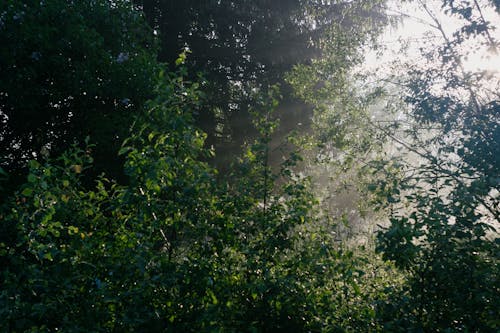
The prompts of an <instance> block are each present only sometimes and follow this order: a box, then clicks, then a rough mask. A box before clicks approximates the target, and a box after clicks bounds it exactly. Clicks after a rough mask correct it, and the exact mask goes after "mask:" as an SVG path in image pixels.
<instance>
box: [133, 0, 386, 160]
mask: <svg viewBox="0 0 500 333" xmlns="http://www.w3.org/2000/svg"><path fill="white" fill-rule="evenodd" d="M136 3H137V4H139V5H140V6H141V7H142V8H143V10H144V12H145V14H146V18H147V19H148V22H149V23H150V24H151V26H152V27H153V28H154V29H156V30H157V32H158V34H159V36H160V40H161V52H160V59H161V60H162V61H166V62H168V63H173V61H174V60H175V59H176V58H177V54H178V53H179V52H181V50H182V49H184V48H186V47H187V48H188V49H189V50H191V51H192V52H193V53H192V55H191V56H190V57H189V59H188V62H187V66H188V67H189V68H190V72H191V73H193V74H195V73H197V72H203V73H204V76H205V78H206V79H207V84H206V86H205V87H203V91H204V92H206V94H207V97H208V98H207V104H206V106H207V108H206V110H205V111H204V112H203V113H200V114H199V115H197V117H196V118H197V123H198V124H199V126H200V127H201V128H202V129H203V130H204V131H205V132H206V133H207V135H208V137H207V140H208V141H207V143H208V145H214V147H215V148H216V151H217V152H218V154H217V156H216V157H215V162H216V163H217V165H218V166H219V167H220V168H221V169H224V168H225V167H226V166H228V165H230V163H231V159H232V158H236V157H237V156H239V154H240V153H241V147H242V146H243V145H244V144H245V143H246V142H252V141H253V140H254V139H255V138H257V137H258V136H259V133H258V131H256V129H255V128H254V126H252V121H253V120H252V119H253V118H252V115H251V110H255V109H256V108H258V105H255V100H254V99H253V96H254V95H255V91H261V92H262V93H263V94H265V93H266V91H267V90H268V89H269V87H271V86H273V85H275V84H279V85H281V89H282V94H283V96H284V98H283V100H282V103H281V104H280V105H279V106H278V108H277V110H276V113H277V114H278V115H279V117H280V118H281V125H280V128H279V129H278V130H277V131H276V132H275V133H274V137H278V138H277V139H276V140H277V141H279V142H281V141H282V140H283V139H284V138H285V137H286V135H287V133H288V132H290V131H291V130H293V129H296V127H297V126H298V125H297V124H302V128H307V127H308V125H309V124H310V120H309V118H310V117H311V114H312V112H311V111H312V107H311V106H310V105H308V104H307V103H305V101H304V100H303V99H302V98H300V97H298V96H296V95H295V94H294V89H295V88H296V87H290V86H289V85H288V84H287V83H286V82H285V80H284V78H285V74H286V73H288V72H289V71H291V70H292V69H293V68H294V66H296V65H301V64H302V65H307V64H310V63H311V62H312V61H314V60H315V59H316V60H318V59H321V58H323V57H326V58H329V57H330V59H331V58H332V57H333V56H332V55H333V54H335V55H338V57H337V58H336V60H337V61H335V62H333V61H332V62H330V67H329V68H328V69H327V70H332V69H333V72H332V73H330V72H323V73H324V75H323V77H322V80H321V82H323V83H324V82H333V81H335V80H336V79H337V77H336V74H337V73H339V72H340V71H341V70H340V69H341V68H345V66H346V64H347V63H349V64H352V63H353V62H352V61H350V59H349V57H350V56H352V55H353V53H354V52H356V51H359V46H360V44H361V43H363V41H365V40H366V39H367V38H369V37H370V36H374V35H377V33H378V32H379V31H380V27H382V26H383V25H384V19H385V15H384V3H385V1H354V2H353V1H315V0H311V1H309V0H308V1H299V0H286V1H276V0H275V1H252V0H240V1H230V0H224V1H197V0H188V1H182V2H179V1H174V0H164V1H157V0H138V1H136ZM341 59H342V60H346V62H341V61H339V60H341ZM333 73H335V74H333ZM328 75H330V76H329V77H327V76H328ZM311 82H312V80H311V81H310V82H309V84H310V83H311ZM316 83H317V82H316V81H315V82H314V84H312V85H313V86H314V85H315V84H316ZM297 97H298V98H297ZM314 106H315V105H314ZM276 155H278V154H277V153H276V152H272V153H271V155H270V156H271V159H270V162H271V163H272V164H273V165H275V166H276V165H279V159H280V157H281V156H276Z"/></svg>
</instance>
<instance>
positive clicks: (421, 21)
mask: <svg viewBox="0 0 500 333" xmlns="http://www.w3.org/2000/svg"><path fill="white" fill-rule="evenodd" d="M423 2H424V3H425V5H426V6H427V7H428V9H429V10H430V11H431V13H432V14H433V15H434V16H435V17H436V18H437V19H438V20H439V21H440V23H441V25H442V27H443V30H445V32H446V34H447V35H448V36H451V34H452V33H453V32H454V31H456V30H457V29H458V28H459V27H460V26H461V25H462V23H463V22H462V21H461V20H459V19H457V18H453V17H450V16H447V15H446V14H445V13H444V12H443V11H442V9H441V6H440V5H441V3H442V1H435V0H423ZM480 2H485V1H480ZM389 8H391V9H390V12H389V13H390V14H394V15H397V14H403V16H404V19H403V21H402V22H401V23H399V24H397V26H396V27H388V28H387V29H386V32H385V33H384V34H383V35H382V36H381V44H382V45H384V46H385V47H386V48H385V50H383V51H381V53H382V56H381V57H377V56H376V53H375V52H374V51H370V52H369V53H368V54H367V57H366V66H367V68H369V69H377V68H378V69H380V67H382V68H383V67H385V66H388V65H389V64H390V63H391V62H393V61H394V60H397V59H398V58H401V52H400V50H401V48H402V47H403V45H404V43H407V44H408V52H407V54H406V55H404V58H406V59H405V60H410V62H411V61H418V58H419V52H418V48H419V47H421V46H422V45H423V44H422V43H436V45H439V44H441V43H442V41H443V39H442V36H441V33H440V32H439V30H437V29H436V28H435V27H433V25H435V23H434V22H433V20H432V18H431V17H430V16H429V14H428V13H427V12H426V11H425V9H424V8H423V7H422V5H421V4H420V1H413V2H412V3H411V4H408V3H402V2H401V1H392V2H391V3H390V5H389ZM482 13H483V15H484V17H485V19H486V20H487V21H490V22H492V23H493V24H494V25H497V26H498V29H497V30H494V31H491V32H490V33H491V35H492V37H493V38H494V39H495V40H500V15H499V14H498V13H497V12H495V10H494V9H493V8H491V7H486V6H485V7H484V8H482ZM476 46H477V45H476ZM474 48H475V47H474V45H467V51H469V52H470V51H472V50H474ZM499 51H500V50H499ZM463 64H464V67H465V69H466V70H471V71H476V70H488V71H492V72H497V73H499V74H500V52H497V54H493V53H491V52H487V50H486V48H485V47H482V48H479V49H478V50H477V51H474V52H471V53H470V54H469V55H468V56H467V58H466V59H463Z"/></svg>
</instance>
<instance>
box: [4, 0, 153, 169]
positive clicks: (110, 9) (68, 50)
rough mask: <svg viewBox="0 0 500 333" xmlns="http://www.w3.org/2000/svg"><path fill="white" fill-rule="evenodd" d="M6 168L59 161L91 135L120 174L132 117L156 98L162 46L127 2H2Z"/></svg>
mask: <svg viewBox="0 0 500 333" xmlns="http://www.w3.org/2000/svg"><path fill="white" fill-rule="evenodd" d="M0 15H1V16H0V43H1V44H2V49H1V50H0V72H1V73H2V80H0V118H1V122H0V126H1V127H0V152H1V153H0V166H1V167H3V168H6V169H7V170H9V171H10V172H11V173H12V174H13V173H14V171H16V172H17V171H18V170H19V169H20V168H22V167H23V166H25V163H26V161H27V160H29V159H32V158H36V159H39V158H40V157H41V156H43V155H47V154H54V156H57V155H58V154H60V153H61V152H63V151H64V150H65V149H67V148H69V147H70V146H71V144H73V143H74V141H75V140H78V141H82V140H83V138H85V137H86V136H89V137H90V138H91V140H92V142H94V143H95V145H94V147H93V156H94V158H95V164H94V165H95V167H97V169H98V171H99V172H102V171H107V173H108V174H111V175H113V176H114V177H116V176H119V175H120V170H121V163H122V162H123V161H119V162H117V161H116V158H113V159H110V158H109V156H115V155H116V153H117V151H118V149H119V147H120V145H121V143H122V141H123V140H124V139H125V138H126V137H127V136H128V130H129V127H130V125H131V123H132V121H133V118H134V115H135V114H137V113H138V112H140V111H141V109H142V107H143V104H144V102H145V101H146V100H147V99H149V98H150V97H152V95H151V91H152V88H153V87H154V84H155V80H154V77H155V75H156V72H157V70H158V69H157V68H158V67H157V63H156V60H155V57H156V43H155V41H154V40H153V38H152V35H151V33H150V29H149V28H148V27H147V26H146V25H145V23H144V19H143V18H142V17H141V15H140V14H139V13H138V12H137V11H134V10H132V7H131V5H130V3H129V2H128V1H113V2H109V1H70V2H68V1H57V0H50V1H2V3H1V4H0Z"/></svg>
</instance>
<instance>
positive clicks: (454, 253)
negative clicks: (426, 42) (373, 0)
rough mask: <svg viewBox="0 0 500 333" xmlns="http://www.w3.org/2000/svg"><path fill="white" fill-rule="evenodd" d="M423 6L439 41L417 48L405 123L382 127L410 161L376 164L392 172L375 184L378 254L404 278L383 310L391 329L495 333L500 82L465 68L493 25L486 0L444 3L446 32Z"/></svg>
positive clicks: (487, 43)
mask: <svg viewBox="0 0 500 333" xmlns="http://www.w3.org/2000/svg"><path fill="white" fill-rule="evenodd" d="M419 3H420V5H421V6H422V9H423V11H424V12H426V13H427V15H428V17H429V19H430V20H431V22H432V25H433V27H434V28H435V29H436V31H437V33H438V34H439V35H440V37H441V41H442V44H441V45H437V46H436V45H434V46H433V47H432V48H429V49H426V48H423V49H422V50H423V56H424V57H425V58H424V59H425V62H424V63H423V65H422V66H414V67H413V68H411V69H410V70H409V71H408V72H407V75H406V76H405V80H404V81H403V82H401V83H402V84H403V85H405V86H406V88H407V89H406V90H405V91H404V94H405V95H404V101H405V102H406V103H407V106H408V112H407V113H404V114H402V115H400V117H399V118H400V120H403V121H404V123H403V124H401V123H399V124H397V123H396V124H392V125H391V126H392V127H391V128H390V129H387V128H386V129H384V132H385V133H386V135H387V136H388V137H390V138H391V139H392V140H394V141H395V142H396V144H398V145H400V147H401V149H403V150H405V151H406V152H407V156H409V157H410V158H407V159H406V160H404V159H403V160H401V159H400V160H399V161H391V162H390V163H389V164H385V166H384V167H382V166H381V165H379V166H377V167H376V168H377V169H378V170H385V171H387V172H389V174H390V176H389V178H386V179H384V180H383V181H381V182H379V183H378V185H377V186H375V187H374V189H376V190H377V191H378V194H379V195H383V196H384V197H385V202H386V204H387V205H388V207H389V208H390V226H389V227H388V228H387V229H384V230H382V232H381V233H380V234H379V249H380V250H381V251H383V252H384V257H385V258H386V259H390V260H394V262H395V263H396V265H397V266H399V267H400V268H402V269H404V270H405V271H406V272H408V274H409V281H408V286H407V290H406V291H405V292H403V294H401V296H400V298H399V303H396V304H397V305H396V306H395V307H394V306H391V305H389V304H388V308H391V310H390V311H389V310H388V311H389V312H388V313H390V314H389V316H391V317H394V318H395V320H393V321H390V322H389V323H388V324H387V325H388V326H387V327H388V328H390V329H391V330H394V331H408V330H423V331H453V332H454V331H461V330H465V331H470V332H493V331H496V330H498V324H499V323H498V291H499V285H498V282H497V281H496V280H497V279H496V278H495V276H497V275H498V250H499V247H498V246H499V242H498V231H497V229H496V228H498V222H499V221H500V220H499V212H500V211H499V208H500V206H499V193H498V185H499V183H498V179H499V178H498V176H499V170H500V169H499V168H500V165H499V160H498V156H500V155H499V153H500V151H498V139H499V136H498V135H499V134H500V132H499V123H500V118H499V117H498V116H499V110H500V109H499V105H500V104H499V100H498V98H499V96H498V93H497V92H496V90H495V87H498V86H497V85H498V81H495V80H498V77H496V78H495V76H494V75H493V76H492V75H491V74H490V73H488V72H486V71H483V72H474V71H471V70H468V69H467V68H466V67H465V65H464V63H465V62H466V58H467V56H469V55H471V54H473V51H472V50H474V49H472V46H474V47H475V48H476V49H481V48H483V49H484V48H486V49H488V50H489V51H490V52H498V51H497V49H498V43H497V41H495V40H494V39H493V38H492V37H491V34H490V32H491V31H492V29H494V25H492V23H491V22H488V21H487V20H486V19H485V18H484V16H483V11H482V10H486V8H487V4H486V3H480V2H477V1H475V2H474V3H472V2H468V1H444V2H443V4H442V10H443V11H445V12H446V13H448V14H449V15H451V16H454V17H456V18H459V19H461V26H460V27H459V28H458V29H457V30H456V31H455V32H453V33H452V34H448V33H447V31H446V29H445V28H444V27H443V24H442V23H441V21H440V20H439V19H438V16H437V14H436V13H435V12H434V11H433V10H432V9H431V8H430V7H429V6H428V5H427V4H426V3H425V2H419ZM464 52H465V53H464ZM490 89H491V90H490ZM398 308H399V309H398ZM386 310H387V309H386ZM391 311H392V312H391ZM395 314H396V315H395Z"/></svg>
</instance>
